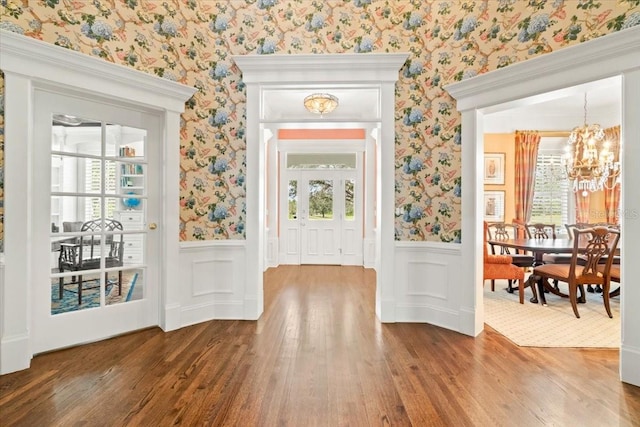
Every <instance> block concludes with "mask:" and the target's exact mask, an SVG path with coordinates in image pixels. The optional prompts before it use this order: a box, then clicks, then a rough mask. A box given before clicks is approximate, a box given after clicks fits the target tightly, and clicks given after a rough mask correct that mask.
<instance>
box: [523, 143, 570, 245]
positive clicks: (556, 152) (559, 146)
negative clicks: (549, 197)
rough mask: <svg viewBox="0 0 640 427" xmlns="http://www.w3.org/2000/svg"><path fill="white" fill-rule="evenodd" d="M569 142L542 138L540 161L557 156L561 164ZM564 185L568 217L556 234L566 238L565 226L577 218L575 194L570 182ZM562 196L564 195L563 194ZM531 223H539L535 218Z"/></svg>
mask: <svg viewBox="0 0 640 427" xmlns="http://www.w3.org/2000/svg"><path fill="white" fill-rule="evenodd" d="M566 143H567V141H566V138H561V137H542V138H541V140H540V147H539V148H538V159H540V156H550V155H551V156H556V158H557V160H558V164H559V162H560V158H561V157H562V155H563V154H564V147H565V145H566ZM563 184H566V193H564V194H565V197H566V206H567V216H566V219H565V221H562V223H561V224H556V234H558V235H559V237H566V229H565V227H564V224H565V223H566V224H570V223H572V222H574V221H573V219H574V218H575V197H574V195H573V194H574V193H573V191H572V190H571V186H570V185H569V183H568V182H566V181H564V182H563ZM561 195H562V193H561ZM535 198H536V196H535V188H534V203H533V205H534V206H536V204H537V205H539V204H540V202H539V201H538V202H536V201H535ZM530 222H539V221H538V220H536V219H534V218H533V216H532V218H531V220H530ZM540 222H547V221H544V220H541V221H540Z"/></svg>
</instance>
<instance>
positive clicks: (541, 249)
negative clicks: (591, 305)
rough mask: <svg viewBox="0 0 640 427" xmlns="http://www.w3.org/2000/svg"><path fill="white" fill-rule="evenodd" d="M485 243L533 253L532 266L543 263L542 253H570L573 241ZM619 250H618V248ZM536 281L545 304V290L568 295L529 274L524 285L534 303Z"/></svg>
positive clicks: (582, 243)
mask: <svg viewBox="0 0 640 427" xmlns="http://www.w3.org/2000/svg"><path fill="white" fill-rule="evenodd" d="M487 243H488V244H489V245H492V246H501V247H504V248H509V249H516V250H518V251H520V252H522V251H525V252H530V253H531V254H533V258H534V263H533V265H532V267H535V266H537V265H541V264H544V263H543V261H542V257H543V255H544V254H551V253H553V254H562V253H572V252H573V248H574V245H575V242H574V240H573V239H562V238H558V239H529V238H514V239H491V240H488V241H487ZM587 244H588V240H587V239H581V240H580V241H578V245H579V248H583V247H585V246H586V245H587ZM618 252H619V250H618ZM536 283H539V289H538V290H539V291H540V303H541V304H542V305H547V301H546V298H545V295H544V294H545V292H550V293H552V294H554V295H557V296H559V297H563V298H568V297H569V295H567V294H565V293H563V292H561V291H560V290H559V289H558V288H557V287H555V286H553V285H552V284H551V283H549V281H548V280H540V277H539V276H536V275H533V274H531V275H530V276H529V278H528V279H527V280H526V282H525V284H524V287H525V288H527V287H530V288H531V292H532V293H533V297H532V298H531V299H530V300H529V301H531V302H532V303H534V304H537V303H538V301H539V300H538V292H536V286H535V285H536ZM585 300H586V297H585V296H584V294H582V295H581V297H580V298H578V302H585Z"/></svg>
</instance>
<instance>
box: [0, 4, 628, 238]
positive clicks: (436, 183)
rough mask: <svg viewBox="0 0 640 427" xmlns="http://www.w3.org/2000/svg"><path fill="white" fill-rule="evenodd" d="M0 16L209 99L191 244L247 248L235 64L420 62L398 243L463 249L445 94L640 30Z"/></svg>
mask: <svg viewBox="0 0 640 427" xmlns="http://www.w3.org/2000/svg"><path fill="white" fill-rule="evenodd" d="M0 5H1V13H2V20H1V21H0V27H1V28H3V29H7V30H10V31H14V32H17V33H20V34H24V35H25V36H28V37H34V38H38V39H41V40H44V41H46V42H48V43H53V44H56V45H59V46H62V47H65V48H68V49H73V50H77V51H80V52H84V53H86V54H87V55H93V56H97V57H100V58H103V59H104V60H106V61H111V62H115V63H118V64H123V65H126V66H129V67H132V68H135V69H138V70H141V71H144V72H147V73H153V74H155V75H158V76H160V77H162V78H165V79H169V80H175V81H179V82H181V83H184V84H186V85H190V86H193V87H195V88H197V92H196V94H195V95H194V97H193V98H192V99H191V100H189V101H188V103H187V109H186V112H185V113H184V114H183V116H182V128H181V147H180V152H179V153H176V155H179V156H180V159H181V162H180V164H181V176H180V187H181V195H180V201H179V203H180V207H181V223H180V240H183V241H188V240H211V239H244V237H245V217H246V212H245V174H246V167H245V133H246V129H245V126H246V122H245V91H244V84H243V82H242V76H241V74H240V72H239V70H238V68H237V67H236V66H235V64H234V63H233V61H232V60H231V59H230V56H231V55H245V54H254V55H271V54H275V55H277V54H282V53H293V54H295V53H342V52H356V53H362V54H367V53H368V52H399V51H406V52H410V54H411V55H410V58H409V59H408V60H407V62H406V64H405V65H404V67H403V68H402V69H401V71H400V75H399V82H398V83H397V85H396V137H395V147H396V148H395V151H396V158H395V164H396V182H395V190H396V207H397V208H399V211H400V212H401V213H400V214H399V215H398V216H397V218H396V222H395V229H396V239H397V240H418V241H444V242H459V241H460V239H461V235H460V223H461V218H460V216H461V213H460V212H461V210H460V202H461V197H460V196H461V185H462V183H461V179H460V176H461V171H460V159H461V157H460V150H461V147H460V115H459V114H458V113H457V111H456V109H455V102H454V101H453V99H452V98H450V97H449V96H448V94H447V93H446V92H445V91H444V90H443V88H442V87H443V86H444V85H446V84H448V83H451V82H453V81H458V80H461V79H465V78H469V77H473V76H475V75H477V74H481V73H485V72H487V71H491V70H494V69H496V68H501V67H507V66H509V65H510V64H513V63H516V62H519V61H523V60H525V59H528V58H531V57H534V56H537V55H541V54H545V53H548V52H552V51H554V50H558V49H562V48H564V47H566V46H569V45H572V44H576V43H580V42H583V41H585V40H589V39H592V38H595V37H600V36H602V35H605V34H608V33H611V32H614V31H619V30H621V29H624V28H627V27H631V26H634V25H638V24H640V0H599V1H598V0H468V1H458V0H218V1H214V0H163V1H160V0H0ZM0 120H2V119H0ZM2 124H3V122H1V121H0V127H2ZM0 138H2V133H0ZM0 196H1V194H0Z"/></svg>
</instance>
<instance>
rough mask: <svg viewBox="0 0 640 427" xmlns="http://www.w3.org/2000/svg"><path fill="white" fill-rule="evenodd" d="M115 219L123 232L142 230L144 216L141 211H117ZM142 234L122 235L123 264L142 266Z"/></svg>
mask: <svg viewBox="0 0 640 427" xmlns="http://www.w3.org/2000/svg"><path fill="white" fill-rule="evenodd" d="M115 217H116V219H117V220H118V221H120V223H122V228H123V229H124V230H125V231H132V230H133V231H135V230H143V228H144V214H143V212H142V211H118V212H116V215H115ZM143 249H144V237H143V234H125V235H124V264H125V265H127V264H142V263H143V262H144V255H143V254H144V250H143Z"/></svg>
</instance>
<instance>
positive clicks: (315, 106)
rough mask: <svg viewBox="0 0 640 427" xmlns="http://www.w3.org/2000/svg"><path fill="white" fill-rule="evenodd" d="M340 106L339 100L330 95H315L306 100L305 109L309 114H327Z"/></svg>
mask: <svg viewBox="0 0 640 427" xmlns="http://www.w3.org/2000/svg"><path fill="white" fill-rule="evenodd" d="M337 106H338V98H337V97H335V96H333V95H331V94H328V93H313V94H311V95H309V96H307V97H306V98H305V99H304V108H306V109H307V110H308V111H309V112H311V113H315V114H320V115H321V116H322V115H323V114H327V113H330V112H332V111H333V110H335V109H336V107H337Z"/></svg>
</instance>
